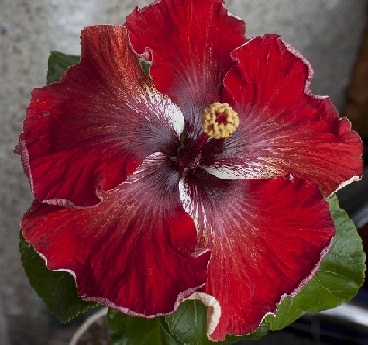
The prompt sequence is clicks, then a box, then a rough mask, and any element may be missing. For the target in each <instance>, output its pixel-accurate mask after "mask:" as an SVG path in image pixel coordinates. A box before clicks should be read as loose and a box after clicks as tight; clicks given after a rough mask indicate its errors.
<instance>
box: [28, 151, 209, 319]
mask: <svg viewBox="0 0 368 345" xmlns="http://www.w3.org/2000/svg"><path fill="white" fill-rule="evenodd" d="M179 178H180V176H179V173H178V172H177V171H175V170H173V169H172V168H171V166H170V161H169V162H168V160H167V159H166V158H165V157H164V156H163V155H162V154H154V155H151V156H150V157H149V158H148V159H147V160H145V162H144V163H143V165H142V166H141V167H140V168H139V170H138V171H137V172H135V173H134V174H132V175H130V176H129V178H128V179H127V181H126V182H125V183H122V184H121V185H119V186H118V187H117V188H115V189H114V190H110V191H108V192H105V195H104V200H103V201H101V203H99V204H97V205H96V206H93V207H90V208H82V209H67V208H63V207H59V206H53V205H47V204H41V203H38V202H35V203H34V204H33V207H32V209H31V210H30V211H29V212H27V213H26V214H25V215H24V218H23V221H22V227H23V235H24V237H25V238H26V239H27V241H28V242H29V243H30V244H31V245H32V246H34V248H35V249H36V251H37V252H39V253H40V254H42V256H44V257H45V258H46V260H47V267H48V268H49V269H51V270H59V269H62V270H69V271H71V273H72V274H73V275H74V276H75V279H76V283H77V287H78V293H79V295H80V296H82V297H83V298H84V299H85V300H93V301H98V302H102V303H105V304H107V305H109V306H112V307H114V308H117V309H118V310H120V311H122V312H125V313H129V314H132V315H146V316H150V315H157V314H163V313H169V312H172V311H173V310H174V308H176V307H177V305H178V303H179V302H180V300H181V299H182V298H184V297H187V296H188V295H190V294H191V293H192V292H193V291H194V290H196V288H198V287H199V286H202V285H203V284H204V283H205V281H206V278H207V265H208V260H209V254H210V253H209V252H207V253H204V254H202V255H201V256H199V255H198V254H193V253H194V252H195V248H196V243H197V236H196V231H195V226H194V222H193V220H192V218H191V217H190V216H189V215H188V214H187V213H185V211H184V210H183V207H182V206H181V203H180V199H179V191H178V182H179ZM152 201H154V202H152Z"/></svg>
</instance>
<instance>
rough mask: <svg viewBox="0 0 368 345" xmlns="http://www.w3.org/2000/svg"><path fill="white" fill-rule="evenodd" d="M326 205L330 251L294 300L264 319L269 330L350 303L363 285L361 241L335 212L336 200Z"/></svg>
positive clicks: (345, 218)
mask: <svg viewBox="0 0 368 345" xmlns="http://www.w3.org/2000/svg"><path fill="white" fill-rule="evenodd" d="M329 203H330V211H331V214H332V217H333V219H334V222H335V226H336V235H335V238H334V240H333V242H332V247H331V249H330V251H329V253H328V254H326V255H325V257H324V258H323V259H322V261H321V264H320V267H319V269H318V271H317V273H316V274H315V276H314V277H313V278H312V279H311V280H310V281H309V282H308V284H306V285H305V286H304V287H303V288H302V289H301V291H300V292H299V293H298V294H297V295H296V296H295V297H294V298H290V297H286V298H285V299H284V300H283V301H282V303H280V305H279V306H278V311H277V313H276V317H273V316H272V315H268V316H267V317H266V318H265V321H266V322H268V323H269V324H270V326H271V330H279V329H282V328H284V327H286V326H288V325H290V324H291V323H292V322H294V321H295V320H296V319H297V318H299V317H300V316H302V315H304V314H306V313H311V312H318V311H322V310H326V309H330V308H334V307H337V306H338V305H340V304H341V303H342V302H347V301H349V300H350V299H352V298H353V297H354V296H355V295H356V294H357V292H358V290H359V288H360V287H361V286H362V284H363V281H364V271H365V254H364V252H363V245H362V240H361V238H360V237H359V235H358V232H357V231H356V227H355V225H354V223H353V222H352V220H351V219H350V218H349V217H348V215H347V214H346V212H345V211H344V210H342V209H340V208H339V203H338V199H337V197H336V196H333V197H331V198H330V199H329Z"/></svg>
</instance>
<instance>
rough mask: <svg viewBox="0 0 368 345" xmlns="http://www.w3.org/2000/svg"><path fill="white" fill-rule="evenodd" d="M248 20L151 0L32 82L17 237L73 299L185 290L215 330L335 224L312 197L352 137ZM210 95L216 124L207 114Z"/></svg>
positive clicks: (256, 313) (341, 160) (129, 302)
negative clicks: (250, 30) (42, 80)
mask: <svg viewBox="0 0 368 345" xmlns="http://www.w3.org/2000/svg"><path fill="white" fill-rule="evenodd" d="M244 30H245V24H244V22H243V21H241V20H240V19H237V18H235V17H233V16H230V15H229V14H228V13H227V10H226V9H225V8H224V7H223V1H222V0H185V1H184V0H170V1H169V0H161V1H160V0H158V1H155V3H154V4H153V5H151V6H148V7H146V8H144V9H142V10H139V9H137V10H135V11H134V13H132V14H131V15H130V16H129V17H128V18H127V22H126V24H125V25H124V26H95V27H89V28H86V29H85V30H83V32H82V43H81V44H82V56H81V60H80V63H78V64H77V65H75V66H73V67H70V68H69V69H68V71H67V72H66V74H65V75H64V76H63V77H62V79H61V81H60V82H57V83H53V84H51V85H49V86H46V87H44V88H42V89H35V90H34V91H33V93H32V100H31V103H30V105H29V107H28V109H27V118H26V120H25V121H24V131H23V132H22V133H21V135H20V144H19V145H18V151H19V152H20V153H21V155H22V161H23V165H24V169H25V172H26V174H27V176H28V177H29V180H30V186H31V189H32V192H33V193H34V196H35V201H34V203H33V205H32V208H31V210H30V211H28V212H27V213H26V214H25V215H24V217H23V220H22V228H23V235H24V236H25V238H26V239H27V241H28V242H29V243H30V244H31V245H32V246H34V248H35V249H36V250H37V252H39V253H40V255H42V256H43V257H44V258H45V260H46V262H47V267H48V268H49V269H51V270H67V271H69V272H70V273H71V274H73V276H74V277H75V280H76V284H77V287H78V293H79V294H80V296H82V297H83V298H84V299H85V300H92V301H99V302H102V303H105V304H107V305H109V306H112V307H114V308H116V309H118V310H120V311H122V312H125V313H127V314H131V315H144V316H154V315H162V314H167V313H170V312H172V311H173V310H174V309H175V308H176V307H177V306H178V304H179V303H180V301H181V300H182V299H183V298H185V297H188V296H190V295H191V294H192V293H193V292H194V291H197V292H198V293H197V294H195V295H194V297H195V298H201V299H203V300H206V303H209V304H212V306H214V307H215V312H214V313H213V314H212V322H210V324H209V334H211V338H212V339H214V340H219V339H223V338H224V337H225V334H226V333H231V334H246V333H249V332H252V331H254V330H255V329H257V327H258V325H259V323H260V322H261V320H262V318H263V317H264V315H265V314H266V313H269V312H274V311H275V310H276V304H277V303H278V302H279V301H280V300H281V299H282V298H283V296H285V295H293V294H295V293H297V291H298V289H300V288H301V286H303V285H304V284H305V283H306V282H307V281H308V279H310V277H311V276H312V274H313V272H314V271H315V270H316V269H317V268H318V265H319V261H320V259H321V257H322V256H323V255H324V254H325V253H326V251H327V250H328V248H329V244H330V241H331V238H332V237H333V236H334V231H335V230H334V226H333V222H332V220H331V216H330V213H329V208H328V204H327V202H326V201H325V200H324V198H325V197H327V196H328V195H330V194H331V193H333V192H334V191H335V190H336V189H338V188H339V186H341V185H344V184H345V183H346V181H350V180H353V179H356V178H357V177H358V176H359V175H360V174H361V169H362V162H361V159H360V156H361V150H362V148H361V142H360V139H359V137H358V135H357V134H356V133H355V132H353V131H351V129H350V124H349V122H348V121H347V120H346V119H341V120H340V119H339V118H338V114H337V111H336V109H335V108H334V106H333V105H332V103H331V101H330V100H329V99H328V98H326V97H320V96H313V95H312V94H311V92H310V90H309V84H310V81H311V78H312V74H313V72H312V69H311V67H310V65H309V63H308V62H307V61H306V60H305V59H304V58H303V57H302V56H301V55H300V53H298V52H297V51H296V50H295V49H294V48H293V47H291V46H289V45H288V44H286V43H284V42H283V41H282V40H281V39H280V38H279V37H278V36H276V35H266V36H264V37H256V38H253V39H250V40H246V39H245V36H244ZM132 48H133V49H134V50H132ZM136 53H137V54H142V56H144V57H145V58H146V59H148V60H151V61H152V66H151V68H150V77H147V76H145V75H144V73H143V72H142V70H141V68H140V65H139V61H138V59H137V55H136ZM215 103H220V105H218V104H217V105H213V104H215ZM225 103H228V104H229V106H228V105H224V104H225ZM211 104H212V107H214V108H216V107H220V108H221V107H223V108H224V109H225V108H226V109H227V110H226V111H225V115H226V112H228V113H230V112H231V114H233V115H231V116H233V120H232V121H233V123H234V126H232V125H229V127H226V128H225V125H226V123H227V122H228V121H230V120H229V118H230V117H226V116H228V115H229V114H227V115H226V116H225V115H221V114H219V111H220V110H219V109H220V108H216V109H215V113H214V114H213V115H211V114H209V112H210V110H209V109H208V108H209V106H210V105H211ZM230 107H231V108H232V109H233V110H231V109H230ZM205 109H207V113H208V114H207V115H208V116H209V117H208V118H209V119H212V117H211V116H213V117H214V118H216V119H217V122H218V124H216V125H214V124H213V125H212V124H209V125H206V126H207V127H206V126H205V128H202V120H201V119H202V113H203V112H204V111H205ZM229 109H230V110H229ZM222 111H224V110H222ZM235 112H236V113H235ZM236 114H237V115H236ZM207 115H206V116H207ZM221 116H222V118H221ZM229 116H230V115H229ZM237 117H238V118H239V123H240V124H239V126H238V128H237V130H236V131H235V132H233V133H232V134H230V132H231V131H234V130H235V127H236V125H237V123H235V122H236V121H237V120H235V118H237ZM209 121H210V120H209ZM211 123H212V122H211ZM221 123H223V124H224V126H222V127H221V126H220V125H221ZM216 126H217V127H216ZM215 127H216V128H215ZM230 127H231V128H232V130H231V131H230V132H229V131H228V129H227V128H230ZM221 128H222V129H221ZM203 130H205V131H207V132H208V133H209V134H211V135H212V136H215V134H213V133H214V132H216V133H217V134H216V135H218V136H217V137H220V138H216V139H215V138H210V137H208V136H207V134H204V133H203ZM181 134H182V135H181ZM210 296H212V297H210ZM216 301H217V302H216ZM215 302H216V303H215ZM218 304H219V306H220V307H219V306H218Z"/></svg>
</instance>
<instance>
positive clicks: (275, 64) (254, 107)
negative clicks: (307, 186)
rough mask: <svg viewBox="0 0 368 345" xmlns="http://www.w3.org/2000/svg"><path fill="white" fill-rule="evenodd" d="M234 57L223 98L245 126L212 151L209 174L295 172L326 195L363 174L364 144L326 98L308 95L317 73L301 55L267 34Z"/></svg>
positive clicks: (240, 175)
mask: <svg viewBox="0 0 368 345" xmlns="http://www.w3.org/2000/svg"><path fill="white" fill-rule="evenodd" d="M232 56H233V57H234V58H236V59H237V61H238V64H237V65H236V66H234V67H232V69H231V70H230V71H229V73H228V74H227V76H226V78H225V80H224V84H225V93H226V95H227V97H228V101H229V102H230V103H232V104H233V105H234V108H235V109H236V111H237V112H238V115H239V118H240V126H239V128H238V130H237V132H235V133H234V134H233V135H231V136H230V137H229V138H228V139H227V140H225V141H222V142H216V143H213V144H212V147H208V150H209V151H208V154H204V155H203V156H204V157H207V161H206V162H204V164H205V165H207V166H209V167H211V169H209V170H208V171H209V172H211V173H213V174H215V175H216V176H218V177H221V178H255V179H258V178H270V177H275V176H278V175H281V176H286V175H288V174H292V175H295V176H298V177H300V178H302V179H306V180H309V181H312V182H314V183H316V184H317V185H318V186H319V187H320V190H321V192H322V193H323V195H324V196H328V195H330V194H331V193H332V192H334V191H335V190H336V189H338V187H339V185H342V184H344V182H345V181H348V180H349V179H351V178H353V179H358V177H359V176H361V174H362V160H361V154H362V144H361V140H360V138H359V136H358V135H357V133H355V132H354V131H352V130H351V126H350V123H349V122H348V120H347V119H341V120H340V119H339V118H338V113H337V111H336V109H335V107H334V106H333V105H332V103H331V101H330V99H329V98H326V97H321V96H313V95H312V94H311V91H310V89H309V84H310V81H311V79H312V76H313V71H312V69H311V67H310V64H309V62H308V61H306V60H305V59H304V58H303V57H302V56H301V55H300V53H298V52H297V51H296V50H295V49H294V48H293V47H291V46H289V45H287V44H286V43H284V42H283V41H282V40H281V39H280V38H279V37H278V36H276V35H266V36H264V37H263V38H261V37H256V38H254V39H252V40H250V41H248V42H247V43H246V44H245V45H243V46H242V47H241V48H239V49H238V50H236V51H235V52H233V54H232ZM214 145H217V146H220V147H217V148H215V147H214ZM209 146H211V145H209Z"/></svg>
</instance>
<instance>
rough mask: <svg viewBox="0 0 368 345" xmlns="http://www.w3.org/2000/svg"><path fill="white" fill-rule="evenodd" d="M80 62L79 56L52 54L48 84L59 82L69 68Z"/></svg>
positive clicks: (54, 52) (49, 61)
mask: <svg viewBox="0 0 368 345" xmlns="http://www.w3.org/2000/svg"><path fill="white" fill-rule="evenodd" d="M79 60H80V56H78V55H67V54H63V53H60V52H56V51H52V52H50V56H49V60H48V71H47V79H46V80H47V84H50V83H52V82H54V81H59V80H60V78H61V77H62V76H63V74H64V73H65V71H66V70H67V68H68V67H69V66H71V65H74V64H76V63H78V62H79Z"/></svg>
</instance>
